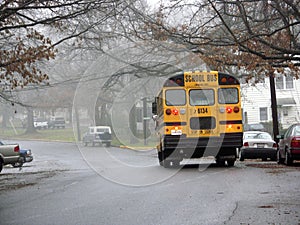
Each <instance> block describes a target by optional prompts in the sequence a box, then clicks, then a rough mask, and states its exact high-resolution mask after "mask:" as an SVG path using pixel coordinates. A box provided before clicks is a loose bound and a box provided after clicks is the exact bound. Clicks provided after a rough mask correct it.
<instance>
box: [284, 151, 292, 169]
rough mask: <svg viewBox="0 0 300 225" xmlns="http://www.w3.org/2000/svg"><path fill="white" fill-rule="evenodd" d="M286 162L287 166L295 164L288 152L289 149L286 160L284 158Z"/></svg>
mask: <svg viewBox="0 0 300 225" xmlns="http://www.w3.org/2000/svg"><path fill="white" fill-rule="evenodd" d="M284 164H285V165H287V166H290V165H292V164H293V159H292V158H291V156H290V154H289V153H288V151H286V152H285V160H284Z"/></svg>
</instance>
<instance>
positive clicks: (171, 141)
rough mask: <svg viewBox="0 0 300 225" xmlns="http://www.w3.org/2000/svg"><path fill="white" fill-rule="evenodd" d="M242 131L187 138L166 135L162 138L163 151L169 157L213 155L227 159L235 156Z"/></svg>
mask: <svg viewBox="0 0 300 225" xmlns="http://www.w3.org/2000/svg"><path fill="white" fill-rule="evenodd" d="M242 137H243V133H231V134H222V135H221V136H219V137H209V138H208V137H204V138H201V137H200V138H188V137H186V136H183V135H182V136H172V135H166V136H164V138H163V151H164V154H165V155H166V156H167V157H170V158H173V157H174V158H177V157H179V156H180V157H181V158H200V157H203V156H215V157H219V158H220V159H224V160H227V159H228V160H229V159H235V158H236V157H237V148H240V147H241V146H242V143H243V141H242Z"/></svg>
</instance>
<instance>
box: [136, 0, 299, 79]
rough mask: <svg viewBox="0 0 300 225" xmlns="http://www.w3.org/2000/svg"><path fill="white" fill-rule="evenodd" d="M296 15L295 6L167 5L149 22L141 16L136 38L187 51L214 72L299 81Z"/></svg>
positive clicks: (236, 2) (240, 1)
mask: <svg viewBox="0 0 300 225" xmlns="http://www.w3.org/2000/svg"><path fill="white" fill-rule="evenodd" d="M299 9H300V1H299V0H283V1H281V0H274V1H269V0H233V1H227V0H203V1H182V0H175V1H168V2H167V1H165V2H164V5H161V6H160V7H159V9H158V11H157V12H156V14H154V15H153V16H152V17H145V16H142V15H141V17H140V18H143V19H144V22H145V26H144V29H140V30H139V31H140V32H138V35H137V36H138V37H139V38H142V39H144V40H151V39H157V40H161V41H168V42H175V43H180V44H182V45H185V46H186V47H187V48H188V49H190V50H192V51H194V52H195V53H196V54H198V55H199V56H200V57H201V58H202V59H203V60H205V61H206V62H207V64H208V65H210V66H211V67H212V68H215V69H228V68H229V67H231V66H234V67H237V68H243V69H244V70H245V71H247V70H248V71H256V72H258V73H263V72H265V71H269V72H273V71H274V70H278V71H280V72H285V71H288V73H292V74H293V75H294V76H295V77H297V78H298V76H299V66H300V28H299V27H300V26H299V25H300V12H299ZM134 30H136V31H137V30H138V29H137V28H136V27H135V28H134ZM284 68H289V70H284ZM267 74H268V73H267Z"/></svg>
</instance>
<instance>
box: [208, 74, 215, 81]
mask: <svg viewBox="0 0 300 225" xmlns="http://www.w3.org/2000/svg"><path fill="white" fill-rule="evenodd" d="M207 81H208V82H216V81H217V75H216V74H207Z"/></svg>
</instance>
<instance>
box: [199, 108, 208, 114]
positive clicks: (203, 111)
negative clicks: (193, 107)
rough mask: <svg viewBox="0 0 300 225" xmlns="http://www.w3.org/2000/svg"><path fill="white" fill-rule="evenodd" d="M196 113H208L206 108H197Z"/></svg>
mask: <svg viewBox="0 0 300 225" xmlns="http://www.w3.org/2000/svg"><path fill="white" fill-rule="evenodd" d="M198 113H199V114H200V113H208V109H207V108H198Z"/></svg>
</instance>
